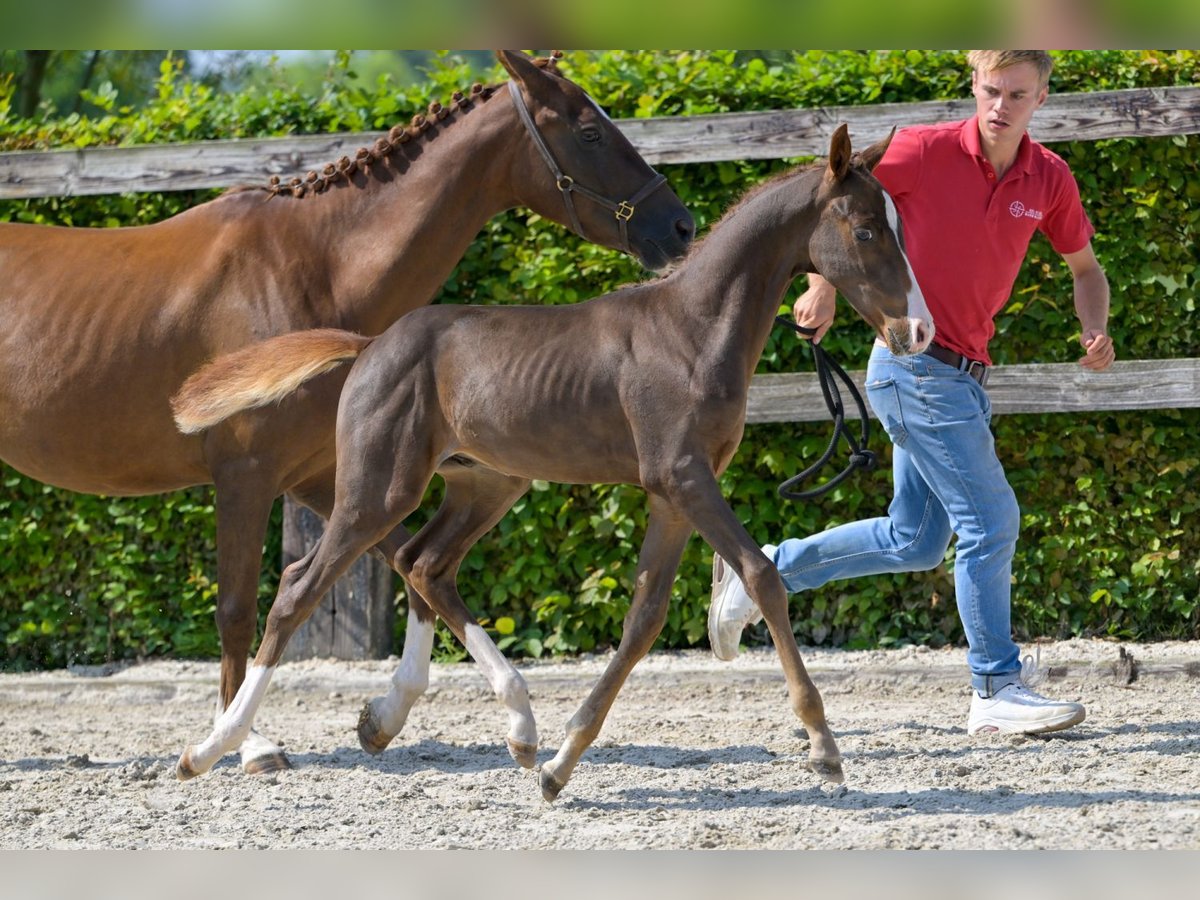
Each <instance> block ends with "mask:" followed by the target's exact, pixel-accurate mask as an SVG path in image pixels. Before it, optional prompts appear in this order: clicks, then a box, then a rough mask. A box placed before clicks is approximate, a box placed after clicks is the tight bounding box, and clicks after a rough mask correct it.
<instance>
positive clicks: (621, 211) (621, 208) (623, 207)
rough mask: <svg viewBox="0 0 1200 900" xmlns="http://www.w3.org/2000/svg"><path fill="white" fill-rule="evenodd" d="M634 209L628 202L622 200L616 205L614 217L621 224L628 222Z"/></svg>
mask: <svg viewBox="0 0 1200 900" xmlns="http://www.w3.org/2000/svg"><path fill="white" fill-rule="evenodd" d="M634 208H635V207H633V206H632V205H631V204H630V203H629V202H628V201H625V200H622V201H621V202H620V203H618V204H617V210H616V216H617V218H618V219H620V220H621V221H622V222H628V221H629V220H630V219H632V218H633V211H634Z"/></svg>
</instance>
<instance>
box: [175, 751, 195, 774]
mask: <svg viewBox="0 0 1200 900" xmlns="http://www.w3.org/2000/svg"><path fill="white" fill-rule="evenodd" d="M199 774H201V773H200V772H198V771H197V770H196V768H195V767H194V766H193V765H192V749H191V748H190V747H189V748H188V749H187V750H184V751H183V753H181V754H180V755H179V762H177V763H175V777H176V778H178V779H179V780H180V781H188V780H190V779H192V778H195V777H196V776H197V775H199Z"/></svg>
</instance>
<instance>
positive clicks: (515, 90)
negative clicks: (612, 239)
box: [508, 81, 667, 253]
mask: <svg viewBox="0 0 1200 900" xmlns="http://www.w3.org/2000/svg"><path fill="white" fill-rule="evenodd" d="M508 90H509V93H511V94H512V97H513V103H515V104H516V107H517V112H518V113H519V114H520V116H521V121H522V122H523V123H524V124H525V130H526V131H528V132H529V136H530V137H531V138H533V145H534V146H535V147H537V149H538V152H539V153H541V154H542V159H544V160H545V161H546V165H547V166H549V168H550V173H551V174H552V175H553V176H554V185H555V187H557V188H558V189H559V190H560V191H561V192H562V197H563V203H565V204H566V206H567V215H568V216H570V218H571V230H573V231H574V232H575V233H576V234H577V235H579V236H580V237H585V235H584V233H583V225H582V224H580V222H579V214H578V213H576V212H575V201H574V199H573V198H572V196H571V195H572V194H582V195H583V196H585V197H587V198H588V199H589V200H591V201H593V202H595V203H599V204H600V205H601V206H603V207H604V208H605V209H608V210H611V211H612V213H613V215H614V216H616V219H617V222H618V223H619V224H620V229H621V249H622V250H624V251H625V252H627V253H628V252H630V247H629V235H628V234H627V233H626V228H625V223H626V222H628V221H629V220H630V219H632V218H633V214H634V212H635V210H636V209H637V205H638V204H639V203H641V202H642V201H643V200H645V199H646V198H647V197H649V196H650V195H651V194H652V193H654V192H655V191H656V190H658V189H659V188H660V187H662V186H663V185H664V184H666V183H667V177H666V176H665V175H661V174H659V173H658V172H654V177H653V178H651V179H650V180H649V181H648V182H647V183H646V184H645V186H644V187H643V188H642V189H641V190H640V191H638V192H637V193H636V194H634V195H633V197H631V198H630V199H628V200H620V201H616V202H614V201H612V200H609V199H608V198H607V197H605V196H604V195H603V194H599V193H597V192H596V191H593V190H591V189H590V188H585V187H584V186H583V185H581V184H580V183H579V182H577V181H576V180H575V179H574V178H572V177H571V176H570V175H565V174H563V170H562V169H561V168H560V167H559V165H558V160H556V159H555V158H554V154H553V153H551V152H550V148H549V147H548V146H547V145H546V141H545V140H544V139H543V138H542V135H541V133H540V132H539V131H538V130H537V125H535V124H534V121H533V116H531V115H530V114H529V108H528V107H527V106H526V105H525V98H524V97H522V96H521V89H520V88H519V87H517V83H516V82H515V81H510V82H509V83H508ZM650 171H652V172H653V171H654V170H653V169H651V170H650Z"/></svg>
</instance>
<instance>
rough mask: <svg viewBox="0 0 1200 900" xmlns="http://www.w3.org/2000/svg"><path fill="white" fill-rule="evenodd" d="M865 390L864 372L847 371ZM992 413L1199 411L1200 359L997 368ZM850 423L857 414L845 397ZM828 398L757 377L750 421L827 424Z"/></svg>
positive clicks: (790, 382) (789, 380)
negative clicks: (1103, 367)
mask: <svg viewBox="0 0 1200 900" xmlns="http://www.w3.org/2000/svg"><path fill="white" fill-rule="evenodd" d="M848 374H849V375H850V377H851V378H852V379H854V382H855V383H856V384H857V385H858V388H859V390H860V391H861V390H863V386H864V383H865V381H866V372H863V371H856V372H849V373H848ZM987 392H988V398H989V399H990V400H991V401H992V412H993V413H994V414H998V415H1002V414H1005V413H1055V412H1100V411H1106V410H1112V411H1115V410H1129V409H1188V408H1196V407H1200V359H1149V360H1148V359H1139V360H1122V361H1118V362H1116V363H1113V366H1112V368H1110V369H1109V370H1108V371H1105V372H1090V371H1088V370H1087V369H1084V368H1083V367H1082V366H1080V365H1078V364H1077V363H1044V364H1039V365H1016V366H996V367H995V368H993V369H992V371H991V372H990V373H989V375H988V383H987ZM842 399H843V402H844V403H845V405H846V416H847V418H858V410H857V409H856V408H855V407H854V404H853V403H851V402H850V398H849V397H848V396H846V395H845V392H844V391H843V397H842ZM828 417H829V413H828V412H827V411H826V410H825V400H824V398H823V397H822V395H821V387H820V385H819V383H818V382H817V376H816V375H814V374H812V373H789V374H786V375H755V376H754V379H753V381H752V382H751V384H750V397H749V400H748V402H747V406H746V421H747V422H748V423H751V424H755V423H763V422H814V421H820V420H822V419H826V418H828Z"/></svg>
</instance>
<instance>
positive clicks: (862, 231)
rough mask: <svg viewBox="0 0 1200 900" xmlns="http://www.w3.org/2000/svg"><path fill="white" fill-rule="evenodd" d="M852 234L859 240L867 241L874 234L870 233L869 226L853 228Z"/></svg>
mask: <svg viewBox="0 0 1200 900" xmlns="http://www.w3.org/2000/svg"><path fill="white" fill-rule="evenodd" d="M854 236H855V237H856V238H858V239H859V240H860V241H869V240H871V238H872V237H874V235H872V234H871V229H870V228H855V229H854Z"/></svg>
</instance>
